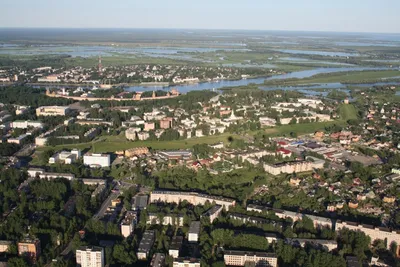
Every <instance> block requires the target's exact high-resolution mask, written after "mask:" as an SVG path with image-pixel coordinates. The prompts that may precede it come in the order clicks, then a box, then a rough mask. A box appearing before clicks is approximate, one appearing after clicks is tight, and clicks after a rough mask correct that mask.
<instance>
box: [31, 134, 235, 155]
mask: <svg viewBox="0 0 400 267" xmlns="http://www.w3.org/2000/svg"><path fill="white" fill-rule="evenodd" d="M229 136H232V137H233V138H235V137H236V138H238V137H239V136H237V135H233V134H221V135H213V136H204V137H199V138H191V139H186V140H175V141H127V140H126V139H125V136H124V134H120V135H118V136H105V137H104V136H102V137H99V138H98V139H96V140H94V141H93V142H90V143H81V144H71V145H59V146H56V147H53V149H55V150H61V149H63V148H67V149H72V148H78V149H81V150H84V149H90V150H91V151H92V152H99V153H100V152H101V153H103V152H115V151H119V150H126V149H129V148H134V147H142V146H146V147H151V148H153V149H160V150H162V149H184V148H191V147H193V146H194V145H196V144H202V143H205V144H214V143H218V142H224V143H227V142H228V137H229ZM46 148H51V147H46ZM46 148H39V149H38V150H44V149H46Z"/></svg>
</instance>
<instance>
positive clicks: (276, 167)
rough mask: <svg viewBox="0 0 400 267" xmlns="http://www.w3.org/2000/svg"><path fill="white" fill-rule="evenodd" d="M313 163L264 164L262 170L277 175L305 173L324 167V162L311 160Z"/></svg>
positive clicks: (305, 161) (302, 161)
mask: <svg viewBox="0 0 400 267" xmlns="http://www.w3.org/2000/svg"><path fill="white" fill-rule="evenodd" d="M312 159H313V160H314V161H312V162H311V161H307V160H301V161H291V162H283V163H277V164H264V170H265V171H266V172H268V173H270V174H273V175H278V174H281V173H293V172H296V173H297V172H307V171H312V170H313V169H321V168H323V167H324V163H325V161H324V160H321V159H317V160H315V158H312Z"/></svg>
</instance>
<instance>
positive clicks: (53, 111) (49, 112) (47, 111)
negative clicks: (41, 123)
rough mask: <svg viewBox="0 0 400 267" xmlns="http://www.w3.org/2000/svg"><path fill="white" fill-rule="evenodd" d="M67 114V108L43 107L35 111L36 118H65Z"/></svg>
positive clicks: (68, 110)
mask: <svg viewBox="0 0 400 267" xmlns="http://www.w3.org/2000/svg"><path fill="white" fill-rule="evenodd" d="M69 112H70V109H69V107H62V106H43V107H38V108H37V109H36V116H66V115H68V113H69Z"/></svg>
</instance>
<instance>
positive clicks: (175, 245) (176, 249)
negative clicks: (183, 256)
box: [168, 236, 183, 259]
mask: <svg viewBox="0 0 400 267" xmlns="http://www.w3.org/2000/svg"><path fill="white" fill-rule="evenodd" d="M182 243H183V236H174V237H173V238H172V241H171V244H170V246H169V250H168V254H169V255H170V256H171V257H172V258H174V259H175V258H179V254H180V252H181V248H182Z"/></svg>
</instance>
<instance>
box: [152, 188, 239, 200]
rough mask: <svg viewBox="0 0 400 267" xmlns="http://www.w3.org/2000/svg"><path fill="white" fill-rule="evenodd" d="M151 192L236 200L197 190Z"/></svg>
mask: <svg viewBox="0 0 400 267" xmlns="http://www.w3.org/2000/svg"><path fill="white" fill-rule="evenodd" d="M151 194H169V195H187V196H199V197H204V198H210V199H215V200H222V201H228V202H234V201H235V200H234V199H232V198H226V197H221V196H213V195H206V194H202V193H197V192H185V191H168V190H154V191H153V192H151Z"/></svg>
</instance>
